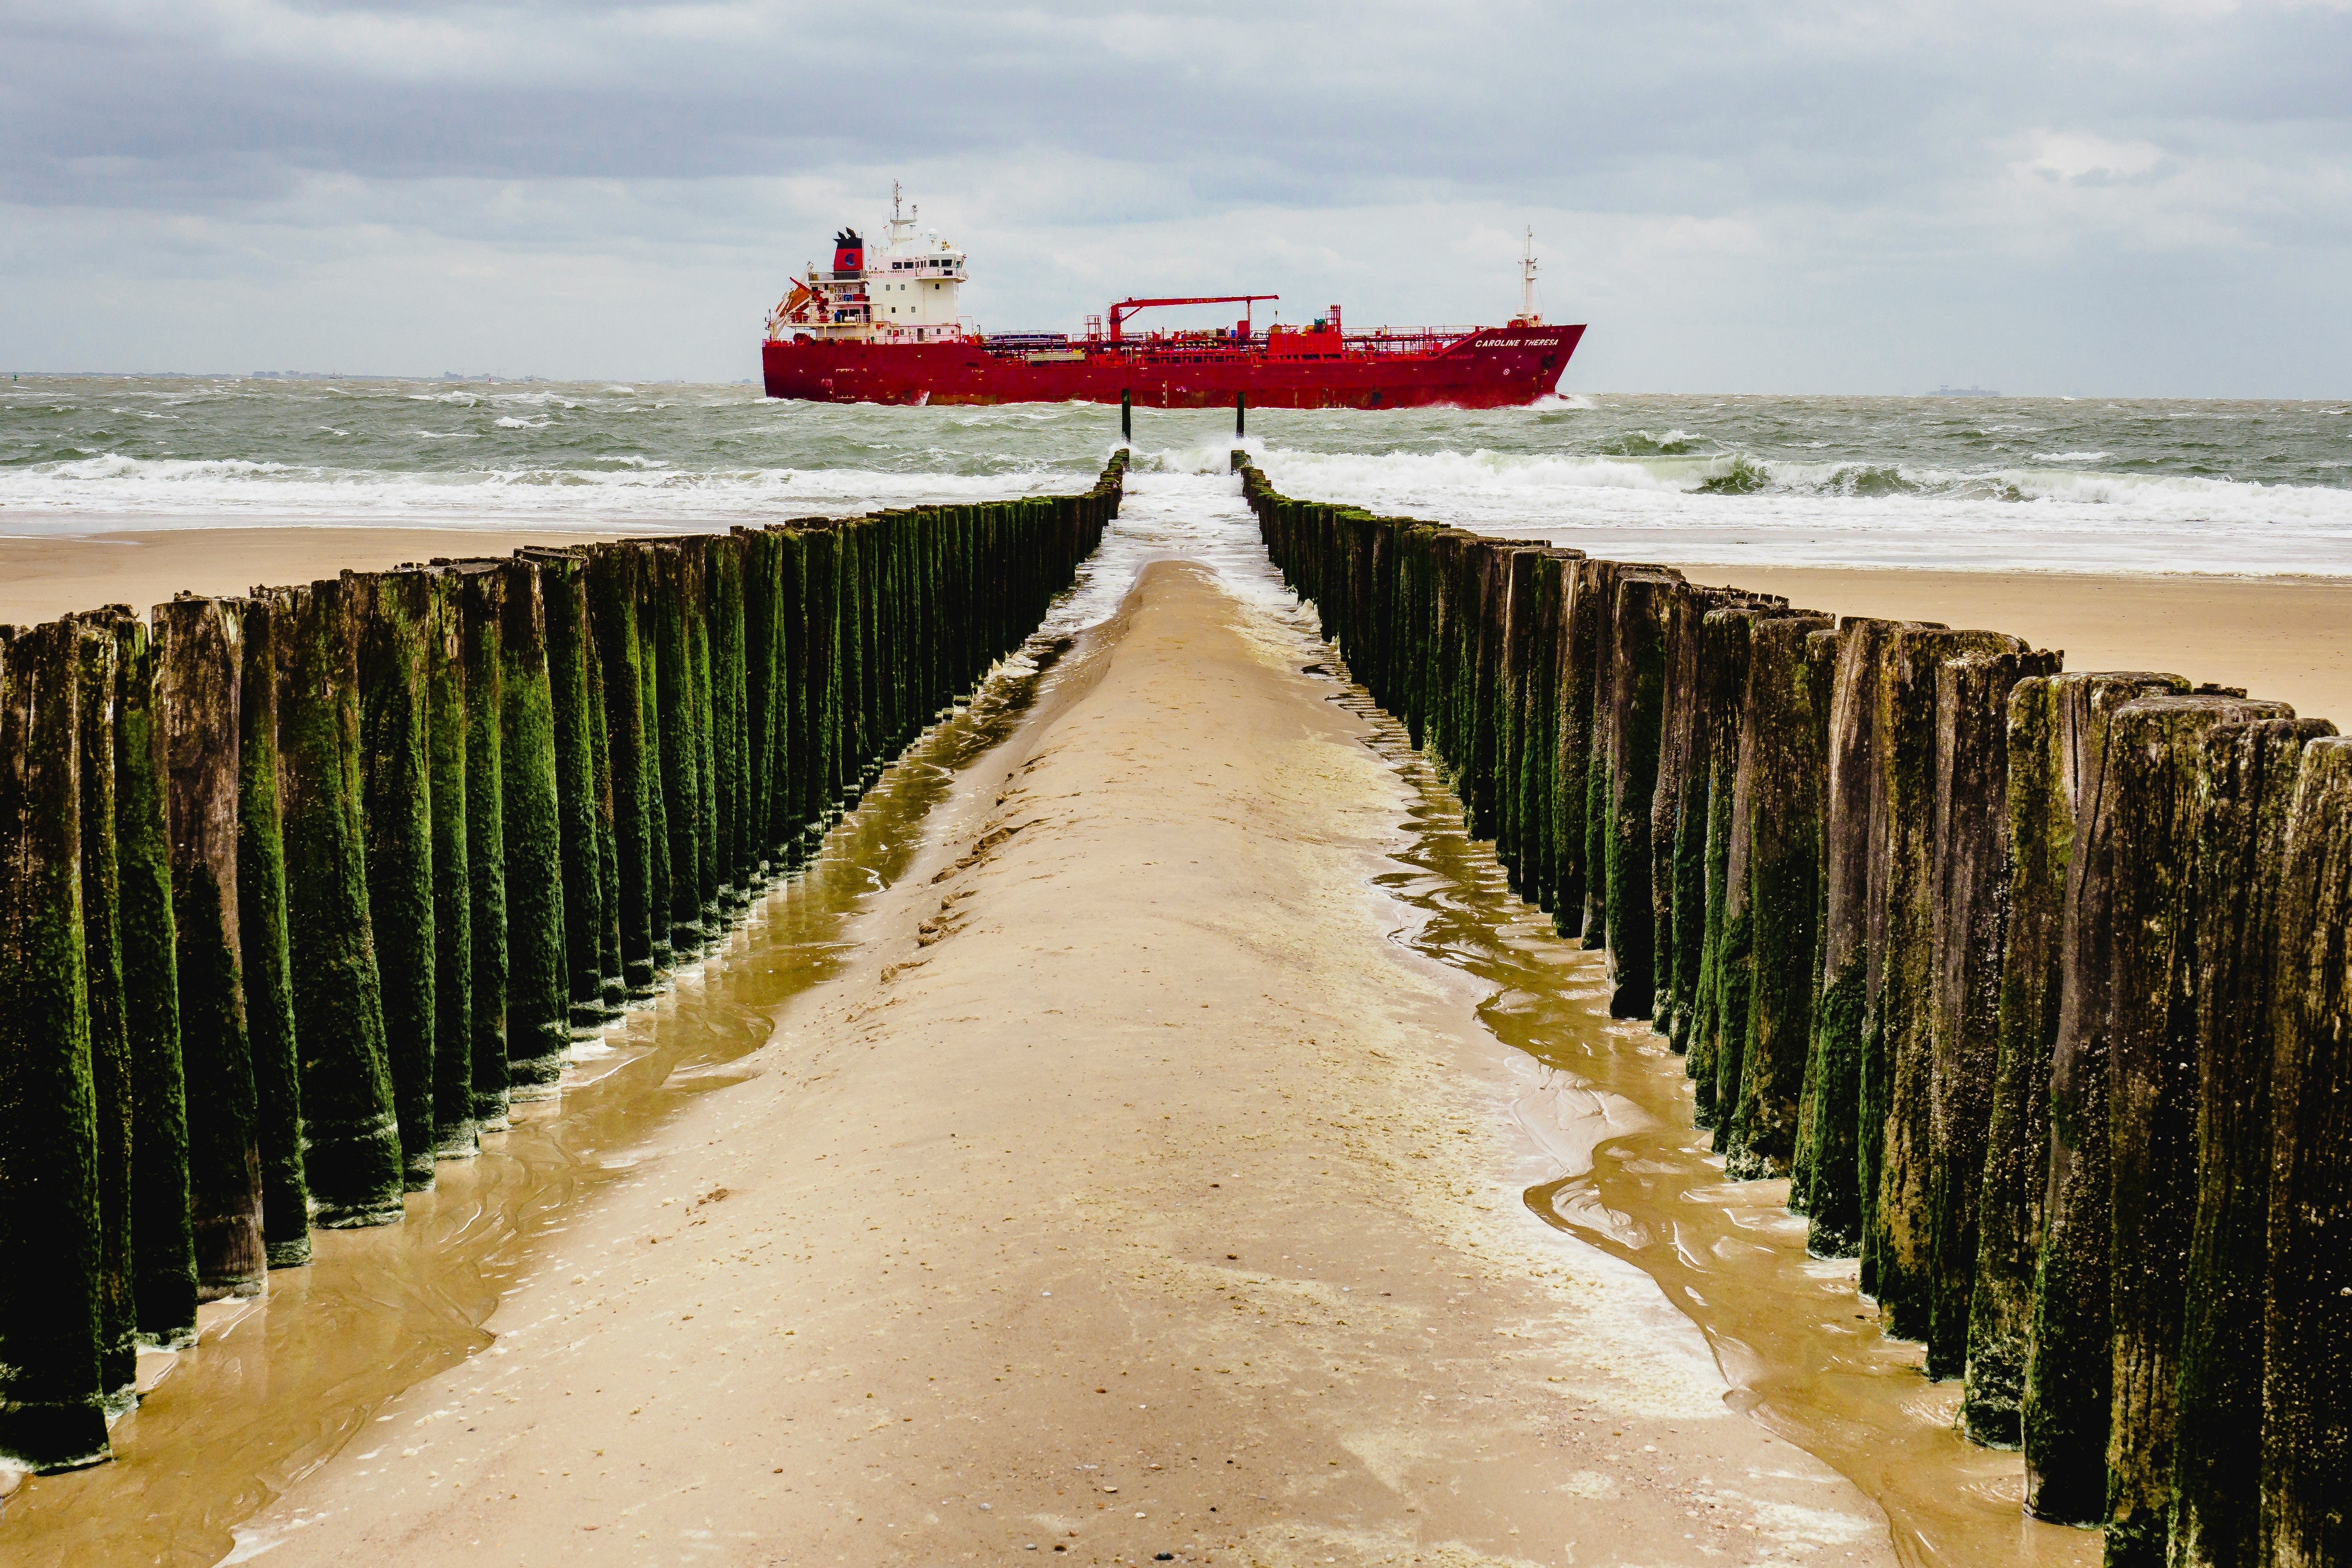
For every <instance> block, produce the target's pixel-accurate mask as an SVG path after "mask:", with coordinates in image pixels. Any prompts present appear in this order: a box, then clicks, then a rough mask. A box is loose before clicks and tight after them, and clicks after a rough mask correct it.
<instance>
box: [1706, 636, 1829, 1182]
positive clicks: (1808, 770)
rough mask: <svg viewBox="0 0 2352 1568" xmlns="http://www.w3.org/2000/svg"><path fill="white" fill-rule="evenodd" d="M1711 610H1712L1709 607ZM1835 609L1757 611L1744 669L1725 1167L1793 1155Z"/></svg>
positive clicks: (1769, 1165)
mask: <svg viewBox="0 0 2352 1568" xmlns="http://www.w3.org/2000/svg"><path fill="white" fill-rule="evenodd" d="M1709 619H1710V621H1712V619H1713V617H1709ZM1829 626H1830V618H1829V617H1828V616H1826V615H1816V614H1814V613H1812V612H1809V611H1790V610H1783V609H1778V608H1775V609H1772V610H1769V611H1765V612H1761V613H1759V614H1758V615H1757V616H1756V618H1755V620H1754V622H1753V624H1752V628H1751V630H1750V632H1749V634H1748V650H1747V657H1746V658H1745V659H1744V660H1742V661H1740V668H1739V670H1738V678H1739V682H1740V690H1739V693H1738V700H1739V704H1740V706H1739V714H1738V724H1737V726H1736V727H1735V728H1736V737H1737V746H1736V748H1735V757H1736V762H1735V765H1734V768H1735V771H1734V773H1733V777H1732V780H1731V789H1732V790H1733V791H1734V792H1735V794H1736V799H1737V804H1736V805H1735V806H1734V808H1733V811H1734V813H1736V815H1737V818H1738V820H1737V821H1736V822H1735V823H1734V824H1733V825H1732V829H1731V842H1732V851H1731V853H1732V854H1733V855H1734V856H1736V857H1737V862H1738V863H1737V864H1734V863H1732V862H1729V861H1727V863H1726V867H1725V880H1726V894H1725V896H1726V897H1727V899H1729V898H1735V897H1736V898H1738V899H1739V900H1740V910H1741V915H1742V916H1743V917H1744V919H1745V921H1746V923H1747V927H1748V940H1747V950H1748V959H1747V968H1748V982H1747V1006H1746V1014H1747V1017H1746V1023H1745V1041H1744V1044H1743V1045H1742V1047H1741V1050H1740V1052H1739V1057H1740V1061H1739V1072H1738V1076H1737V1077H1733V1078H1728V1079H1727V1080H1725V1082H1727V1083H1728V1084H1730V1085H1735V1086H1736V1087H1737V1093H1736V1094H1735V1095H1732V1096H1730V1097H1729V1103H1727V1104H1726V1105H1725V1106H1724V1107H1723V1110H1724V1119H1725V1133H1726V1135H1725V1137H1724V1138H1723V1140H1722V1144H1721V1147H1722V1149H1723V1152H1724V1160H1725V1169H1726V1170H1727V1172H1728V1173H1729V1174H1731V1175H1732V1176H1780V1175H1782V1174H1785V1173H1786V1172H1787V1171H1788V1170H1789V1169H1790V1166H1791V1164H1792V1163H1793V1162H1794V1160H1795V1157H1796V1151H1797V1134H1798V1127H1799V1121H1800V1118H1801V1113H1802V1110H1803V1099H1804V1088H1805V1064H1806V1061H1807V1059H1808V1058H1809V1057H1810V1055H1811V1042H1812V1019H1813V1002H1814V998H1815V996H1816V994H1817V992H1818V988H1819V986H1820V980H1819V978H1818V977H1817V976H1816V974H1815V972H1814V965H1815V962H1816V958H1817V950H1818V948H1819V946H1820V940H1821V916H1822V779H1823V776H1824V774H1825V773H1826V771H1827V768H1826V763H1825V759H1824V758H1823V756H1822V737H1823V736H1824V734H1825V733H1826V732H1827V727H1828V723H1827V721H1828V712H1827V705H1826V703H1825V702H1824V701H1823V698H1824V697H1825V696H1826V695H1827V694H1826V693H1825V692H1824V691H1823V690H1822V682H1821V680H1820V679H1819V678H1818V671H1817V669H1816V662H1815V660H1814V658H1813V656H1812V654H1813V647H1814V643H1813V641H1812V639H1813V636H1814V634H1815V633H1816V632H1822V633H1826V632H1828V629H1829Z"/></svg>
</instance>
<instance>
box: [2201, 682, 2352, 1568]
mask: <svg viewBox="0 0 2352 1568" xmlns="http://www.w3.org/2000/svg"><path fill="white" fill-rule="evenodd" d="M2335 732H2336V727H2335V726H2334V725H2332V724H2329V723H2328V722H2327V721H2326V720H2325V719H2272V720H2265V721H2263V722H2260V723H2255V724H2248V725H2224V726H2221V727H2216V728H2215V729H2214V730H2213V731H2212V733H2211V734H2210V735H2209V736H2208V737H2206V751H2207V757H2206V774H2207V777H2208V779H2209V780H2210V791H2211V792H2210V798H2209V800H2208V802H2207V804H2206V806H2205V809H2204V810H2202V811H2201V812H2200V821H2199V824H2198V829H2197V857H2196V865H2195V869H2194V874H2195V878H2196V882H2197V890H2196V903H2197V911H2196V921H2197V930H2196V934H2195V941H2196V949H2197V959H2196V1019H2195V1028H2196V1063H2197V1068H2196V1076H2197V1085H2196V1094H2197V1106H2196V1134H2195V1135H2196V1156H2195V1157H2196V1172H2195V1182H2196V1191H2197V1197H2196V1219H2195V1222H2194V1225H2193V1227H2192V1229H2191V1232H2190V1235H2189V1257H2188V1261H2187V1266H2186V1273H2187V1280H2186V1287H2185V1290H2184V1291H2183V1300H2182V1303H2181V1332H2180V1353H2179V1356H2180V1373H2179V1383H2178V1401H2179V1404H2178V1408H2177V1410H2176V1412H2175V1416H2174V1422H2175V1425H2174V1432H2175V1442H2174V1448H2173V1472H2172V1476H2171V1478H2170V1479H2171V1487H2172V1499H2171V1516H2170V1519H2169V1521H2168V1524H2169V1530H2168V1548H2169V1561H2170V1562H2172V1563H2178V1564H2179V1565H2180V1568H2252V1565H2253V1564H2254V1563H2257V1562H2258V1561H2259V1558H2258V1553H2259V1552H2260V1550H2261V1546H2262V1515H2261V1510H2260V1509H2259V1507H2250V1506H2248V1504H2249V1501H2250V1500H2253V1499H2258V1498H2259V1497H2261V1495H2262V1475H2263V1363H2264V1360H2265V1355H2264V1349H2263V1292H2264V1287H2265V1285H2266V1283H2267V1281H2268V1279H2269V1274H2270V1237H2269V1229H2270V1203H2271V1155H2272V1140H2271V1134H2272V1094H2271V1073H2272V1070H2273V1064H2274V1062H2275V1060H2276V1052H2277V1043H2278V1029H2277V1023H2278V1004H2279V999H2280V998H2279V997H2278V994H2277V981H2278V977H2279V972H2280V958H2281V955H2282V936H2283V933H2282V930H2281V913H2282V908H2283V899H2284V873H2285V862H2286V853H2287V832H2288V825H2289V821H2290V813H2291V811H2292V810H2293V807H2294V797H2295V785H2296V782H2297V779H2298V777H2299V775H2300V774H2301V771H2302V764H2303V758H2304V753H2305V747H2306V746H2307V745H2308V744H2309V743H2310V742H2311V741H2313V740H2314V739H2316V738H2318V737H2324V736H2331V735H2333V734H2335Z"/></svg>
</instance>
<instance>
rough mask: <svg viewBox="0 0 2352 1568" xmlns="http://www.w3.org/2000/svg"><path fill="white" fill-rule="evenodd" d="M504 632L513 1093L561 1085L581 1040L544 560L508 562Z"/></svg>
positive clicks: (527, 1096)
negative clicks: (571, 994)
mask: <svg viewBox="0 0 2352 1568" xmlns="http://www.w3.org/2000/svg"><path fill="white" fill-rule="evenodd" d="M503 570H504V574H505V577H506V584H505V597H504V601H503V603H502V604H501V606H500V610H501V612H502V613H501V616H500V626H499V816H500V819H501V821H502V824H503V826H504V828H505V832H506V866H505V870H506V887H507V893H506V933H505V935H506V982H507V1007H506V1036H507V1093H508V1096H509V1099H510V1100H518V1101H520V1100H544V1099H548V1098H550V1097H551V1096H552V1095H553V1094H554V1093H555V1092H556V1088H555V1085H556V1081H557V1080H558V1079H559V1078H561V1077H562V1073H563V1055H564V1052H565V1051H568V1050H569V1049H570V1048H571V1044H572V1023H571V1004H570V1000H569V998H568V996H567V989H568V988H567V986H566V984H565V981H566V966H565V956H566V952H567V946H566V941H565V936H564V925H563V839H562V816H561V811H562V808H561V805H560V803H559V797H558V794H557V789H556V763H555V705H554V697H553V695H552V693H551V683H550V677H549V674H548V666H547V610H546V603H545V601H544V600H543V599H542V598H541V582H540V570H539V567H538V565H537V563H535V562H533V561H531V560H530V559H525V558H520V557H518V558H517V559H513V560H510V561H509V562H507V563H506V565H505V567H504V569H503Z"/></svg>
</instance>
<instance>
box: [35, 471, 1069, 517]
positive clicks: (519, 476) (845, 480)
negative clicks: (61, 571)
mask: <svg viewBox="0 0 2352 1568" xmlns="http://www.w3.org/2000/svg"><path fill="white" fill-rule="evenodd" d="M595 461H598V462H600V463H604V464H609V465H611V466H609V467H593V468H589V467H576V468H553V467H533V468H479V469H469V470H460V471H455V472H443V473H417V472H405V473H394V472H386V471H383V470H374V469H336V468H327V467H316V466H300V465H291V464H284V463H268V462H256V461H253V460H250V459H244V458H218V459H194V458H134V457H127V456H123V455H119V454H113V453H107V454H101V455H97V456H92V457H87V458H78V459H74V460H71V461H67V462H58V463H48V464H39V465H33V466H30V467H27V468H21V469H0V533H6V534H14V535H29V534H84V533H95V532H103V531H107V530H110V529H117V528H203V527H208V526H253V525H272V524H282V525H289V526H292V525H326V526H337V525H347V526H355V527H378V528H380V527H386V526H396V525H401V524H408V525H414V526H416V527H421V528H561V529H579V528H602V527H617V526H628V527H636V526H641V525H642V526H645V527H648V528H660V527H677V528H693V527H707V526H710V525H713V524H719V525H724V524H729V523H737V522H754V523H755V522H767V521H773V520H776V519H777V518H779V517H805V516H814V515H829V516H847V515H851V514H855V513H858V512H865V511H870V510H874V509H877V508H879V507H898V506H919V505H924V504H929V503H958V502H965V501H980V500H993V499H998V498H1001V497H1008V496H1017V495H1035V494H1041V493H1048V492H1061V491H1066V490H1075V489H1083V488H1084V487H1085V486H1086V483H1087V478H1090V477H1091V476H1090V475H1089V476H1087V478H1081V477H1080V476H1076V475H1073V474H1071V473H1068V472H1065V471H1061V470H1056V469H1050V468H1045V467H1042V466H1041V467H1038V468H1035V469H1033V470H1027V471H1021V472H1011V473H994V474H940V473H928V474H927V473H897V472H891V471H888V470H880V469H870V468H743V469H734V470H724V471H709V470H702V471H680V470H678V469H676V468H674V467H671V466H670V465H668V464H667V462H666V461H665V460H663V459H659V458H653V457H645V456H640V455H613V456H609V457H604V458H601V459H597V460H595Z"/></svg>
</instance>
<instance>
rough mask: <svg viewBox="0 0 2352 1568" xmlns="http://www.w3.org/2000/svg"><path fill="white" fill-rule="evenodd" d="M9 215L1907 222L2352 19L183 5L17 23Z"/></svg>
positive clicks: (34, 15) (2288, 98) (103, 9)
mask: <svg viewBox="0 0 2352 1568" xmlns="http://www.w3.org/2000/svg"><path fill="white" fill-rule="evenodd" d="M5 15H6V17H7V20H6V23H5V40H6V43H7V46H8V47H6V49H5V57H6V61H7V63H6V65H5V67H0V73H5V116H6V120H5V129H6V135H7V139H8V142H9V145H10V147H11V149H12V156H11V157H10V158H9V159H8V160H7V161H6V163H5V175H0V177H5V180H6V181H7V189H6V191H5V194H6V195H7V196H9V197H12V198H13V199H15V200H18V201H25V202H33V203H41V204H60V203H65V204H131V205H141V204H164V205H178V204H183V203H187V202H191V201H194V202H202V201H204V200H206V199H224V200H237V199H251V198H254V197H257V196H268V195H270V194H273V193H284V192H285V191H287V190H289V189H290V188H291V185H292V183H293V182H294V181H295V180H297V179H298V178H299V175H300V174H302V173H305V172H348V173H352V174H357V175H362V176H366V177H370V178H378V179H410V178H417V177H423V176H436V175H455V176H464V177H471V178H488V179H545V178H572V177H594V178H622V179H633V178H650V177H660V178H699V177H709V176H715V175H747V174H754V175H766V174H774V173H778V172H786V171H790V170H793V169H803V168H810V167H822V166H824V165H826V164H828V163H834V162H841V161H844V160H848V161H853V162H891V161H894V160H904V159H908V158H920V157H927V156H937V155H938V154H940V152H943V151H950V150H952V151H956V152H962V153H966V154H975V155H977V154H986V153H995V154H999V155H1011V154H1016V153H1018V152H1022V151H1024V150H1032V149H1055V150H1060V151H1066V152H1073V153H1078V154H1083V155H1087V156H1093V157H1103V158H1108V159H1111V160H1114V161H1127V162H1137V163H1139V164H1145V165H1154V166H1160V167H1174V168H1176V169H1179V170H1181V171H1182V172H1184V174H1185V179H1184V182H1183V183H1184V186H1185V188H1186V189H1187V191H1188V192H1189V193H1191V194H1192V196H1193V197H1194V198H1195V199H1196V200H1198V201H1200V202H1202V203H1204V204H1227V203H1232V202H1235V201H1266V202H1276V203H1281V204H1299V203H1307V204H1314V203H1317V202H1331V203H1338V204H1345V203H1352V202H1363V201H1379V200H1385V199H1391V197H1393V196H1394V195H1395V194H1396V193H1398V192H1399V190H1400V189H1402V190H1409V191H1412V192H1414V193H1419V194H1424V195H1425V194H1445V195H1460V194H1465V193H1481V192H1489V191H1496V190H1504V189H1507V190H1510V191H1512V192H1514V193H1519V194H1522V195H1524V194H1528V193H1529V192H1528V187H1529V184H1530V183H1534V184H1536V185H1537V186H1538V187H1540V190H1539V192H1538V193H1540V194H1542V195H1545V196H1547V197H1549V199H1552V200H1555V201H1560V202H1572V201H1589V200H1592V199H1600V200H1602V201H1605V202H1608V203H1612V204H1631V205H1637V206H1639V205H1645V204H1646V205H1652V206H1657V207H1662V208H1674V207H1679V206H1681V205H1683V204H1686V203H1690V202H1694V201H1695V202H1696V203H1699V204H1702V205H1708V206H1718V207H1719V206H1723V205H1728V204H1741V203H1745V202H1748V201H1753V200H1756V199H1758V198H1759V197H1763V198H1767V199H1788V200H1819V201H1823V202H1829V203H1853V202H1867V201H1884V200H1890V199H1891V200H1897V201H1902V200H1908V199H1911V198H1912V197H1914V196H1915V195H1916V193H1917V192H1918V189H1919V186H1920V184H1921V183H1922V182H1929V183H1932V182H1934V181H1935V180H1937V179H1938V178H1940V177H1942V176H1944V175H1946V174H1948V173H1955V172H1963V171H1965V170H1966V169H1967V168H1969V166H1971V165H1972V164H1973V163H1975V162H1979V161H1980V160H1981V159H1982V157H1983V156H1984V153H1983V150H1982V144H1983V143H1984V142H1985V141H1987V140H1988V139H1991V138H1997V137H1999V136H2000V135H2001V134H2003V133H2004V132H2010V131H2017V130H2019V129H2021V128H2023V127H2024V126H2027V125H2031V124H2033V123H2036V122H2043V121H2055V122H2058V123H2063V124H2070V125H2079V124H2084V123H2085V122H2088V123H2091V124H2094V125H2101V126H2107V127H2111V128H2113V129H2114V130H2115V131H2127V132H2130V133H2133V134H2145V133H2146V132H2147V131H2148V130H2151V129H2157V128H2160V127H2166V126H2174V127H2181V128H2184V130H2185V129H2186V128H2189V127H2191V126H2194V125H2195V124H2196V123H2197V122H2200V121H2214V122H2219V123H2221V124H2223V125H2229V126H2236V127H2239V128H2242V129H2245V130H2248V131H2252V130H2255V129H2258V128H2264V127H2276V128H2301V133H2302V134H2305V135H2307V136H2310V137H2312V138H2314V139H2315V141H2320V142H2325V143H2327V144H2329V145H2331V146H2333V147H2334V148H2335V149H2336V150H2338V151H2340V149H2341V144H2342V132H2343V129H2344V125H2345V107H2344V102H2343V98H2344V94H2343V93H2342V83H2343V81H2344V80H2345V79H2347V78H2346V75H2345V72H2346V69H2347V66H2352V47H2347V43H2348V42H2352V17H2347V14H2346V13H2345V12H2342V11H2338V10H2331V9H2326V8H2317V7H2314V8H2306V9H2297V10H2283V11H2281V10H2272V11H2256V12H2240V11H2214V12H2210V13H2209V12H2200V11H2195V10H2190V11H2178V10H2165V9H2161V8H2147V7H2136V6H2065V5H2057V6H2052V5H2036V6H2031V7H2024V6H2020V7H2000V6H1983V7H1970V8H1967V9H1965V10H1963V9H1959V8H1940V7H1939V8H1922V7H1900V6H1897V7H1870V8H1865V7H1857V6H1833V5H1796V6H1789V5H1751V4H1738V5H1733V4H1714V5H1676V6H1645V7H1628V6H1620V5H1568V6H1541V5H1446V6H1431V5H1313V6H1289V7H1268V6H1264V5H1192V6H1170V7H1158V8H1152V9H1150V10H1144V9H1133V10H1129V11H1118V10H1110V11H1105V10H1102V9H1100V8H1097V7H1092V6H1082V5H1027V6H1017V7H1003V8H990V7H984V6H978V5H969V6H967V5H954V6H946V5H941V6H920V5H903V6H883V7H855V6H853V7H845V6H841V5H751V4H726V3H719V4H677V5H495V6H493V5H463V4H439V5H323V4H313V5H266V4H251V5H193V6H179V7H168V8H167V7H160V6H147V5H103V4H101V5H94V6H77V7H74V8H72V9H70V10H68V9H66V8H62V7H47V6H31V7H27V6H23V5H18V6H16V7H12V8H10V9H8V10H7V12H6V13H5Z"/></svg>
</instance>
